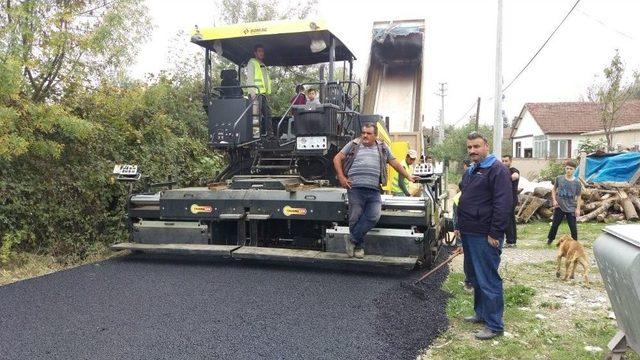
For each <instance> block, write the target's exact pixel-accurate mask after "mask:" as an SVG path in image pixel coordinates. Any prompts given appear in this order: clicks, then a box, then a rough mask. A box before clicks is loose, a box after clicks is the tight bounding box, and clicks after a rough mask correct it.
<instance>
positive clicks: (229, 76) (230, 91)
mask: <svg viewBox="0 0 640 360" xmlns="http://www.w3.org/2000/svg"><path fill="white" fill-rule="evenodd" d="M220 78H221V79H222V81H221V83H220V86H223V87H225V86H238V87H237V88H223V89H220V93H221V96H222V98H223V99H238V98H241V97H242V89H241V88H240V87H239V86H240V81H239V80H238V72H237V71H236V70H234V69H225V70H222V71H220Z"/></svg>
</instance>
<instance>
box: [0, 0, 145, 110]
mask: <svg viewBox="0 0 640 360" xmlns="http://www.w3.org/2000/svg"><path fill="white" fill-rule="evenodd" d="M0 9H1V11H0V13H3V15H2V16H0V63H1V62H6V61H9V60H10V61H12V62H15V63H17V64H18V66H19V67H20V68H21V74H22V76H23V77H24V84H23V86H22V89H21V90H23V91H24V93H25V94H26V95H27V96H29V97H30V98H31V100H33V101H35V102H43V101H45V100H48V99H51V98H57V97H59V96H61V95H63V94H65V93H67V94H68V93H69V92H73V91H74V90H77V89H81V88H82V87H83V86H87V85H92V84H95V83H96V82H97V81H99V80H100V79H104V78H113V77H116V76H122V75H123V70H124V69H125V65H126V64H127V63H128V62H130V61H131V60H132V59H133V58H134V57H135V55H136V48H135V46H136V45H137V44H139V43H140V42H141V41H143V40H144V39H145V38H146V37H147V36H148V34H149V31H148V29H149V27H150V22H149V17H148V15H147V12H148V11H147V8H146V6H145V5H144V1H142V0H119V1H103V0H84V1H55V0H39V1H32V0H14V1H6V2H3V3H2V4H1V5H0ZM4 14H6V16H5V15H4Z"/></svg>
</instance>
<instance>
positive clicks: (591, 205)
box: [582, 201, 602, 213]
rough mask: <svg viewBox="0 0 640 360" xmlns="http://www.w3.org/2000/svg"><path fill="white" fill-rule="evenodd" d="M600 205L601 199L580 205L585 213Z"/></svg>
mask: <svg viewBox="0 0 640 360" xmlns="http://www.w3.org/2000/svg"><path fill="white" fill-rule="evenodd" d="M601 205H602V201H595V202H590V203H588V204H584V205H582V211H584V212H585V213H588V212H591V211H593V210H595V209H597V208H598V207H600V206H601Z"/></svg>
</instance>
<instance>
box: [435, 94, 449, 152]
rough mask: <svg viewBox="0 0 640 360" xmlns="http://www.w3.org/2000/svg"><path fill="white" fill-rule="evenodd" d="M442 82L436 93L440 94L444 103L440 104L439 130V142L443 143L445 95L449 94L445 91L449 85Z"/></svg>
mask: <svg viewBox="0 0 640 360" xmlns="http://www.w3.org/2000/svg"><path fill="white" fill-rule="evenodd" d="M439 84H440V89H439V90H440V92H439V93H436V95H438V96H440V99H441V100H442V105H441V106H440V129H439V130H438V143H440V144H442V142H443V141H444V97H445V96H447V94H445V91H447V89H446V88H445V86H446V85H447V83H439Z"/></svg>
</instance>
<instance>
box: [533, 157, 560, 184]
mask: <svg viewBox="0 0 640 360" xmlns="http://www.w3.org/2000/svg"><path fill="white" fill-rule="evenodd" d="M562 174H564V165H563V164H562V163H559V162H555V161H549V163H548V164H547V165H546V166H545V167H544V168H543V169H542V170H540V175H539V176H538V180H540V181H554V180H555V179H556V178H557V177H558V176H560V175H562Z"/></svg>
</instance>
